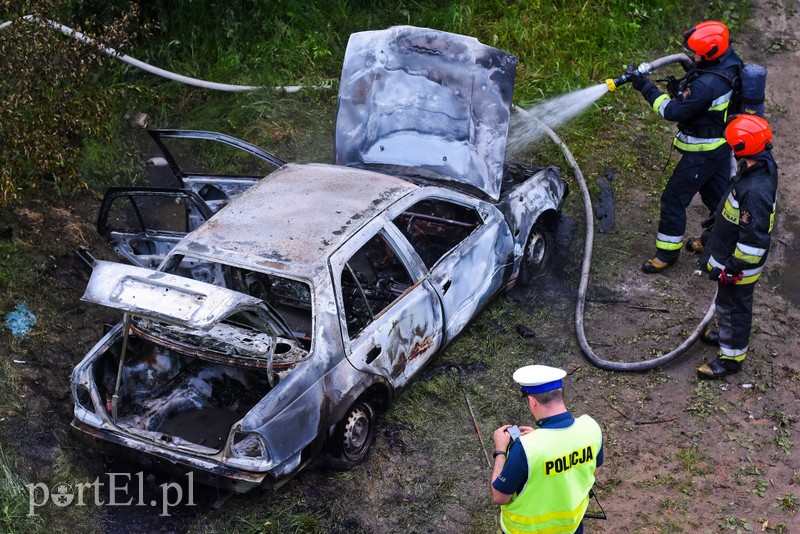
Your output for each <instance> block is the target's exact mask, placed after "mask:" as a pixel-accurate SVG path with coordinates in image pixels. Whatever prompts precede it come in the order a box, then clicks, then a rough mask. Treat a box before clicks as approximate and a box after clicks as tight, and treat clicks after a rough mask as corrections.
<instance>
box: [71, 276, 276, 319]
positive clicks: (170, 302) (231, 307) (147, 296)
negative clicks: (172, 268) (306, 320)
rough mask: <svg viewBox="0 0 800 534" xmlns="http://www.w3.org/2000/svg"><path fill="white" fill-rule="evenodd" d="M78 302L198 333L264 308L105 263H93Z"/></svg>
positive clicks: (214, 289)
mask: <svg viewBox="0 0 800 534" xmlns="http://www.w3.org/2000/svg"><path fill="white" fill-rule="evenodd" d="M81 300H82V301H84V302H91V303H93V304H100V305H101V306H107V307H109V308H114V309H117V310H121V311H124V312H129V313H132V314H134V315H141V316H146V317H151V318H154V319H157V320H160V321H165V322H168V323H173V324H178V325H181V326H186V327H189V328H196V329H199V330H209V329H210V328H211V327H212V326H214V325H215V324H216V323H218V322H219V321H221V320H222V319H224V318H226V317H228V316H229V315H231V314H232V313H233V312H234V311H236V310H241V309H244V308H250V309H258V308H263V307H264V303H263V302H262V301H260V300H258V299H256V298H254V297H251V296H248V295H244V294H242V293H238V292H236V291H231V290H230V289H225V288H222V287H218V286H214V285H211V284H207V283H205V282H198V281H197V280H192V279H191V278H184V277H182V276H176V275H173V274H167V273H162V272H158V271H153V270H151V269H146V268H143V267H135V266H133V265H122V264H119V263H114V262H108V261H98V262H96V263H95V265H94V270H93V271H92V276H91V278H90V279H89V284H88V285H87V287H86V291H85V292H84V294H83V296H82V297H81Z"/></svg>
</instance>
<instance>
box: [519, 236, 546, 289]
mask: <svg viewBox="0 0 800 534" xmlns="http://www.w3.org/2000/svg"><path fill="white" fill-rule="evenodd" d="M554 244H555V231H554V229H553V225H548V224H544V223H543V222H542V221H537V222H536V224H534V225H533V228H531V232H530V234H528V241H527V242H526V243H525V251H524V253H523V255H522V261H521V263H520V266H519V278H518V284H519V285H520V286H521V287H528V286H530V285H531V283H532V282H533V280H534V279H535V278H536V277H537V276H539V275H540V274H542V273H543V272H544V270H545V269H546V268H547V264H548V263H549V261H550V257H551V256H552V255H553V246H554Z"/></svg>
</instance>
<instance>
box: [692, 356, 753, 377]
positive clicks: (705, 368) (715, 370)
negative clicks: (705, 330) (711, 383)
mask: <svg viewBox="0 0 800 534" xmlns="http://www.w3.org/2000/svg"><path fill="white" fill-rule="evenodd" d="M741 369H742V362H737V361H736V360H731V359H729V358H722V357H720V356H717V357H716V358H715V359H714V361H712V362H711V363H704V364H703V365H701V366H700V367H698V368H697V377H698V378H702V379H704V380H717V379H719V378H722V377H723V376H728V375H732V374H734V373H738V372H739V371H740V370H741Z"/></svg>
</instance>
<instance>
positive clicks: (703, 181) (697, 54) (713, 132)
mask: <svg viewBox="0 0 800 534" xmlns="http://www.w3.org/2000/svg"><path fill="white" fill-rule="evenodd" d="M683 37H684V46H685V47H686V48H687V49H688V50H689V51H691V52H692V53H693V54H694V61H695V66H694V67H692V68H691V69H689V71H688V72H687V73H686V76H684V77H683V78H681V79H680V80H676V81H675V83H674V84H668V90H669V93H670V94H664V93H662V92H661V91H660V90H659V89H658V88H657V87H656V86H655V85H654V84H653V83H652V82H651V81H649V80H648V79H647V78H645V77H644V76H643V75H641V74H640V73H638V71H636V70H635V69H634V70H629V73H631V74H632V77H631V84H632V85H633V87H634V88H636V89H637V90H638V91H639V92H640V93H642V96H644V98H645V100H647V101H648V102H649V103H650V105H651V106H652V108H653V110H655V111H656V112H657V113H658V114H659V115H661V116H662V117H663V118H664V119H666V120H668V121H674V122H677V123H678V132H677V134H676V135H675V139H674V141H673V146H674V147H675V148H676V149H677V150H678V152H680V153H681V159H680V161H678V164H677V165H676V166H675V169H674V170H673V172H672V176H670V178H669V181H668V182H667V185H666V187H665V188H664V192H663V193H662V195H661V218H660V220H659V223H658V236H657V237H656V254H655V256H654V257H652V258H650V259H648V260H646V261H645V262H644V263H643V264H642V271H644V272H645V273H648V274H652V273H658V272H661V271H663V270H664V269H666V268H668V267H670V266H671V265H674V264H675V262H676V261H677V260H678V256H679V255H680V250H681V247H682V246H683V242H684V234H685V231H686V208H687V207H688V206H689V203H690V202H691V201H692V199H693V198H694V196H695V195H696V194H697V193H698V192H699V193H700V198H701V199H702V201H703V204H705V205H706V207H707V208H708V209H709V215H710V216H711V215H713V213H714V210H715V209H716V207H717V204H718V203H719V201H720V199H721V198H722V194H723V193H724V192H725V190H726V189H727V187H728V183H729V180H730V176H731V174H732V172H731V171H732V168H731V167H732V164H731V149H730V147H729V146H728V144H727V143H725V139H724V138H723V130H724V128H725V123H726V121H727V119H728V104H729V102H730V99H731V96H732V95H733V83H734V80H735V79H736V77H737V76H738V75H739V72H740V71H741V68H742V60H741V59H739V56H738V55H737V54H736V52H735V51H734V50H733V48H731V46H730V39H729V33H728V28H727V27H726V26H725V25H724V24H722V23H721V22H716V21H706V22H701V23H700V24H698V25H697V26H695V27H693V28H691V29H689V30H687V31H685V32H684V33H683ZM710 220H711V218H710V217H709V221H710ZM686 246H687V249H688V250H690V251H692V252H701V251H702V242H701V240H700V239H697V238H690V239H689V240H687V242H686Z"/></svg>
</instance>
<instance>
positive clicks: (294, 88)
mask: <svg viewBox="0 0 800 534" xmlns="http://www.w3.org/2000/svg"><path fill="white" fill-rule="evenodd" d="M19 20H21V21H24V22H28V23H32V24H41V25H43V26H47V27H49V28H52V29H54V30H56V31H60V32H61V33H63V34H64V35H67V36H69V37H72V38H74V39H77V40H78V41H81V42H82V43H84V44H87V45H91V46H94V47H97V48H98V49H99V50H100V51H101V52H103V53H104V54H106V55H107V56H109V57H113V58H116V59H119V60H120V61H122V62H124V63H127V64H128V65H131V66H133V67H136V68H138V69H142V70H144V71H146V72H149V73H151V74H155V75H156V76H161V77H162V78H166V79H168V80H172V81H175V82H180V83H183V84H186V85H191V86H194V87H201V88H203V89H211V90H213V91H229V92H240V91H255V90H258V89H267V87H263V86H258V85H233V84H229V83H218V82H209V81H206V80H200V79H198V78H191V77H189V76H184V75H182V74H176V73H174V72H170V71H168V70H164V69H161V68H158V67H154V66H153V65H150V64H148V63H145V62H144V61H141V60H138V59H136V58H134V57H131V56H129V55H126V54H122V53H120V52H119V51H117V50H115V49H113V48H110V47H107V46H103V45H101V44H99V43H96V42H95V41H94V40H93V39H92V38H90V37H88V36H86V35H85V34H83V33H81V32H79V31H77V30H73V29H72V28H70V27H69V26H65V25H63V24H60V23H58V22H55V21H52V20H48V19H43V18H40V17H37V16H35V15H25V16H24V17H21V18H20V19H19ZM13 22H14V21H10V20H9V21H6V22H3V23H2V24H0V31H2V30H5V29H6V28H9V27H10V26H11V25H12V24H13ZM304 88H305V86H302V85H283V86H278V87H273V88H272V89H274V90H279V91H285V92H287V93H296V92H298V91H300V90H301V89H304ZM310 88H311V89H325V88H327V86H325V85H314V86H310Z"/></svg>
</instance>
